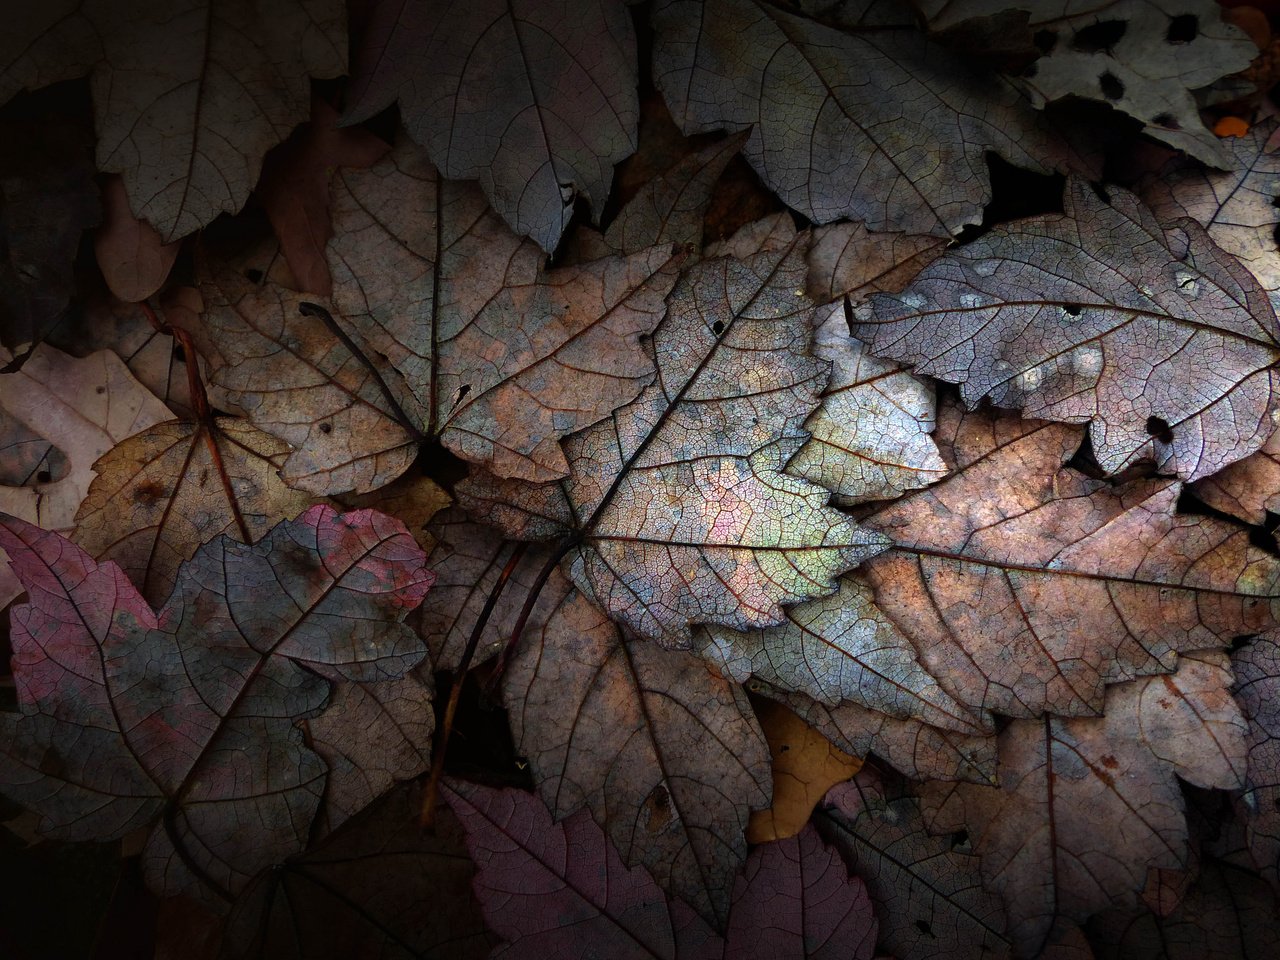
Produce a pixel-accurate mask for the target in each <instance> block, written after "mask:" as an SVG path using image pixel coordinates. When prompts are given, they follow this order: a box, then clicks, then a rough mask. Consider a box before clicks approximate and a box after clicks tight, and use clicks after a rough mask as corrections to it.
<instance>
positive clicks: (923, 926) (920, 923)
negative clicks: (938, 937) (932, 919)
mask: <svg viewBox="0 0 1280 960" xmlns="http://www.w3.org/2000/svg"><path fill="white" fill-rule="evenodd" d="M916 929H917V930H919V931H920V932H921V933H923V934H924V935H925V936H926V937H932V936H933V927H932V926H930V925H929V921H928V920H917V921H916Z"/></svg>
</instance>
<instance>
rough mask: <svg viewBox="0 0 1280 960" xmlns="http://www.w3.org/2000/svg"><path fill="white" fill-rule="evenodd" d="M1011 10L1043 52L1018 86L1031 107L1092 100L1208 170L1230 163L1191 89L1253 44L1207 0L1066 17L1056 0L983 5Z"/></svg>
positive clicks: (1114, 3)
mask: <svg viewBox="0 0 1280 960" xmlns="http://www.w3.org/2000/svg"><path fill="white" fill-rule="evenodd" d="M1015 5H1016V6H1019V7H1023V6H1025V7H1026V8H1027V9H1028V10H1030V11H1031V18H1030V22H1029V24H1028V29H1029V30H1031V31H1033V32H1035V33H1036V34H1037V35H1038V36H1037V46H1039V47H1040V49H1041V50H1042V51H1043V55H1042V56H1041V57H1040V58H1039V59H1038V60H1036V62H1035V63H1034V64H1033V65H1032V66H1031V67H1028V68H1027V70H1025V71H1024V72H1023V73H1022V75H1021V77H1020V78H1019V81H1018V82H1019V85H1020V86H1021V87H1022V88H1023V89H1025V90H1026V91H1027V93H1028V95H1029V96H1030V97H1031V101H1032V103H1034V104H1035V105H1037V106H1043V105H1044V104H1045V103H1051V102H1053V101H1055V100H1061V99H1064V98H1068V97H1079V98H1084V99H1088V100H1098V101H1101V102H1102V103H1105V104H1107V105H1108V106H1111V107H1114V108H1115V109H1117V110H1120V111H1122V112H1124V113H1126V114H1128V115H1129V116H1131V117H1134V118H1136V119H1137V120H1139V121H1140V122H1141V123H1142V124H1143V132H1145V133H1146V134H1147V135H1148V136H1151V137H1154V138H1155V139H1157V140H1162V141H1164V142H1165V143H1167V144H1169V145H1170V146H1172V147H1176V148H1177V149H1179V150H1184V151H1186V152H1187V153H1189V154H1190V155H1191V156H1193V157H1195V158H1197V159H1198V160H1201V161H1203V162H1204V163H1207V164H1210V165H1211V166H1217V167H1226V166H1229V165H1230V162H1231V160H1230V153H1229V152H1228V149H1229V148H1227V147H1225V146H1223V145H1221V144H1220V143H1219V142H1218V138H1217V137H1215V136H1214V135H1213V134H1212V133H1211V132H1209V130H1208V129H1206V128H1205V126H1204V124H1203V123H1202V122H1201V121H1200V109H1199V106H1198V105H1197V103H1196V100H1195V98H1194V97H1193V96H1192V94H1191V91H1194V90H1198V89H1199V88H1201V87H1207V86H1209V85H1210V84H1212V83H1213V82H1214V81H1215V80H1218V79H1219V78H1221V77H1225V76H1226V75H1227V74H1231V73H1237V72H1239V71H1241V70H1244V69H1245V68H1246V67H1248V66H1249V64H1250V62H1251V61H1252V60H1253V58H1254V57H1255V56H1256V55H1257V53H1258V48H1257V46H1256V45H1255V44H1254V42H1253V41H1252V40H1250V39H1249V37H1248V35H1247V34H1246V33H1245V32H1244V31H1243V30H1241V29H1240V28H1239V27H1236V26H1233V25H1231V24H1229V23H1226V22H1224V20H1223V18H1222V8H1221V7H1220V6H1219V5H1218V3H1216V2H1215V0H1178V2H1177V3H1171V4H1170V3H1165V4H1153V3H1148V2H1146V0H1111V2H1109V3H1104V4H1099V5H1096V6H1094V7H1093V9H1086V10H1081V11H1080V12H1079V13H1077V14H1076V15H1074V16H1071V15H1067V16H1064V12H1065V11H1064V10H1063V6H1064V5H1063V3H1061V2H1060V0H1059V2H1054V0H1041V2H1035V0H1031V2H1029V3H1028V2H1025V0H1023V2H1018V3H1010V2H1005V0H995V2H992V3H990V4H989V5H988V6H989V8H990V10H991V11H992V12H994V11H996V10H999V9H1001V8H1004V7H1008V6H1015Z"/></svg>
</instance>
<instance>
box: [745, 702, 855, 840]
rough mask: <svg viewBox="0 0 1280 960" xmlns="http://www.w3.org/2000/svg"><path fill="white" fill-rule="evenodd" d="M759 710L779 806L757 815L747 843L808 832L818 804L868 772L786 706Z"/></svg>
mask: <svg viewBox="0 0 1280 960" xmlns="http://www.w3.org/2000/svg"><path fill="white" fill-rule="evenodd" d="M755 710H756V717H757V718H758V719H759V720H760V729H761V730H763V731H764V738H765V740H767V741H768V742H769V754H770V756H771V757H772V759H773V803H772V805H771V806H770V807H769V809H767V810H753V811H752V813H751V820H750V821H749V822H748V823H747V840H748V841H749V842H751V843H768V842H769V841H770V840H785V839H786V838H787V837H794V836H795V835H796V834H797V833H799V832H800V831H801V830H802V829H804V825H805V824H806V823H808V822H809V815H810V814H812V813H813V808H814V807H815V806H817V805H818V801H819V800H821V799H822V798H823V796H824V795H825V794H826V792H827V791H828V790H830V789H831V788H832V787H833V786H835V785H836V784H837V783H841V782H842V781H845V780H848V779H849V778H850V777H852V776H853V775H854V774H855V773H857V772H858V771H859V770H860V769H862V761H861V760H859V759H857V758H856V757H851V756H849V755H848V754H847V753H845V752H844V751H842V750H838V749H837V748H836V747H835V746H833V745H832V743H831V741H830V740H828V739H827V738H826V737H824V736H823V735H822V734H820V733H818V731H816V730H815V729H814V728H813V727H811V726H809V724H807V723H805V722H804V721H803V720H802V719H800V717H798V716H796V715H795V714H794V713H792V712H791V711H790V710H788V709H787V708H786V707H784V706H783V705H782V704H780V703H775V702H774V701H772V700H765V701H761V702H760V703H758V704H756V705H755Z"/></svg>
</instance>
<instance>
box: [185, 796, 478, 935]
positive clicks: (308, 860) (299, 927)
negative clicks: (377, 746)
mask: <svg viewBox="0 0 1280 960" xmlns="http://www.w3.org/2000/svg"><path fill="white" fill-rule="evenodd" d="M420 807H421V802H420V800H419V799H418V797H417V796H416V794H415V792H414V791H413V790H411V789H400V790H397V791H395V792H394V793H392V794H390V795H389V796H387V797H385V798H383V799H382V800H380V801H379V802H378V803H377V804H376V805H375V806H372V807H370V808H369V809H367V810H365V811H364V812H363V813H361V814H360V816H358V817H355V818H354V819H352V820H350V821H348V822H347V823H346V824H344V825H343V827H342V829H341V830H339V831H337V832H336V833H334V834H332V835H331V836H329V837H327V838H326V839H325V841H324V842H323V843H322V844H320V845H318V846H315V847H313V848H311V849H309V850H307V851H306V852H305V853H302V854H300V855H298V856H296V857H292V858H290V859H289V860H287V861H285V862H284V863H283V864H281V865H280V866H279V867H278V868H276V869H274V870H271V871H269V872H267V873H264V874H262V875H260V876H259V877H258V878H257V879H255V880H254V881H253V883H251V884H250V885H249V887H248V888H247V889H246V890H245V892H244V893H243V894H242V895H241V896H240V898H239V899H238V900H237V901H236V903H235V905H234V906H233V908H232V910H231V916H230V917H229V918H228V920H227V928H226V931H227V932H226V935H225V939H224V948H223V956H224V957H225V956H234V957H236V958H239V960H281V958H288V960H351V958H354V957H362V958H363V957H386V958H393V957H394V958H399V957H414V958H421V960H481V958H483V957H485V956H487V955H488V953H489V950H490V948H491V947H492V946H493V945H495V943H496V938H494V937H493V935H492V934H489V933H487V932H486V931H485V929H484V923H483V921H482V920H481V918H480V910H479V907H478V905H477V904H476V900H475V897H473V896H472V894H471V882H470V881H471V877H472V874H473V873H474V872H475V871H474V868H473V867H472V866H471V863H470V861H469V860H468V858H467V853H466V846H465V844H464V841H463V836H462V830H461V828H460V827H459V825H458V821H457V819H456V818H455V817H454V816H453V814H452V813H451V812H450V811H449V810H447V809H442V810H440V811H439V812H438V813H437V815H436V820H435V829H434V830H433V831H430V832H428V831H424V830H422V829H421V828H420V827H419V826H418V823H417V813H418V810H419V809H420ZM184 933H189V931H184ZM184 946H185V944H184ZM183 956H186V954H185V953H184V954H183Z"/></svg>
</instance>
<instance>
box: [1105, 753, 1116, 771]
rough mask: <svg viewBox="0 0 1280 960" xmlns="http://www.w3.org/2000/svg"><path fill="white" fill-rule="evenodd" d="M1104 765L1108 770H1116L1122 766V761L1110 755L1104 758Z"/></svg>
mask: <svg viewBox="0 0 1280 960" xmlns="http://www.w3.org/2000/svg"><path fill="white" fill-rule="evenodd" d="M1102 765H1103V766H1104V767H1106V768H1107V769H1108V770H1114V769H1115V768H1116V767H1118V766H1120V761H1119V760H1117V759H1116V758H1115V757H1113V756H1112V755H1111V754H1109V753H1108V754H1107V755H1106V756H1105V757H1103V758H1102Z"/></svg>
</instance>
